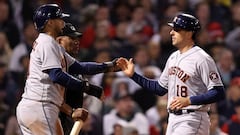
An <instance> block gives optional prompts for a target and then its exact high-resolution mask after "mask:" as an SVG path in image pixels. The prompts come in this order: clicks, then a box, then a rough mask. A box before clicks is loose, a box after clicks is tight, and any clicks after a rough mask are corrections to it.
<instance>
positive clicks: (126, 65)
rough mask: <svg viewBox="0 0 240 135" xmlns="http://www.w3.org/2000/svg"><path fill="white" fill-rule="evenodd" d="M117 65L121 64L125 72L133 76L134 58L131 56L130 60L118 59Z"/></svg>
mask: <svg viewBox="0 0 240 135" xmlns="http://www.w3.org/2000/svg"><path fill="white" fill-rule="evenodd" d="M117 66H119V67H120V68H121V69H122V71H123V73H124V74H125V75H126V76H128V77H132V76H133V74H134V64H133V59H132V58H131V59H130V60H127V59H126V58H122V57H121V58H119V59H118V60H117Z"/></svg>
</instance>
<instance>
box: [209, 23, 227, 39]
mask: <svg viewBox="0 0 240 135" xmlns="http://www.w3.org/2000/svg"><path fill="white" fill-rule="evenodd" d="M207 30H208V35H209V42H210V43H212V42H219V43H221V42H223V40H224V36H225V35H224V32H223V29H222V26H221V24H220V23H219V22H211V23H209V24H208V27H207Z"/></svg>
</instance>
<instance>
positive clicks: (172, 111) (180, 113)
mask: <svg viewBox="0 0 240 135" xmlns="http://www.w3.org/2000/svg"><path fill="white" fill-rule="evenodd" d="M195 111H197V110H193V109H185V110H171V109H168V112H169V113H173V114H175V115H182V114H188V113H191V112H195Z"/></svg>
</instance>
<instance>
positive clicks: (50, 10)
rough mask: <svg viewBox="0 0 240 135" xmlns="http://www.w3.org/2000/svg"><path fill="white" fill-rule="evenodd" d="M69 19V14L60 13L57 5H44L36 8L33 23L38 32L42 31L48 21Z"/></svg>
mask: <svg viewBox="0 0 240 135" xmlns="http://www.w3.org/2000/svg"><path fill="white" fill-rule="evenodd" d="M63 17H69V14H64V13H62V9H61V8H60V7H59V6H58V5H57V4H45V5H42V6H40V7H38V8H37V10H36V11H35V12H34V15H33V22H34V25H35V28H36V29H37V30H38V31H41V30H43V28H44V26H45V24H46V23H47V21H48V20H49V19H56V18H63Z"/></svg>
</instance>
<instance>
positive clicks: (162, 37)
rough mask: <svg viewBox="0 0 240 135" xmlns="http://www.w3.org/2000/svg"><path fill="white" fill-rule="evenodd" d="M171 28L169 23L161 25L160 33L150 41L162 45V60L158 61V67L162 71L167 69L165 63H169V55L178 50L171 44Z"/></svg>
mask: <svg viewBox="0 0 240 135" xmlns="http://www.w3.org/2000/svg"><path fill="white" fill-rule="evenodd" d="M170 31H171V27H169V26H168V25H167V23H162V24H160V28H159V33H156V34H155V35H153V36H152V39H151V40H150V42H151V43H153V44H156V45H157V44H160V45H161V46H160V50H161V54H159V55H160V59H159V60H158V65H157V66H159V68H160V69H161V70H163V68H164V67H165V63H166V62H167V58H168V57H169V55H170V54H171V53H172V52H173V51H174V50H175V49H176V48H175V47H174V46H173V45H172V42H171V36H170V34H169V33H170Z"/></svg>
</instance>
